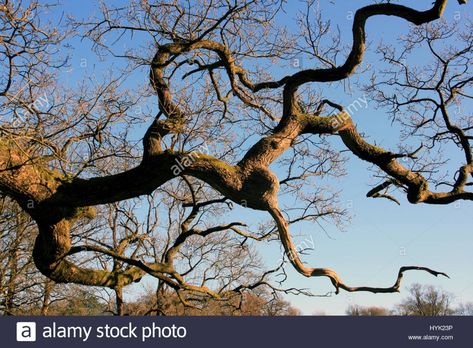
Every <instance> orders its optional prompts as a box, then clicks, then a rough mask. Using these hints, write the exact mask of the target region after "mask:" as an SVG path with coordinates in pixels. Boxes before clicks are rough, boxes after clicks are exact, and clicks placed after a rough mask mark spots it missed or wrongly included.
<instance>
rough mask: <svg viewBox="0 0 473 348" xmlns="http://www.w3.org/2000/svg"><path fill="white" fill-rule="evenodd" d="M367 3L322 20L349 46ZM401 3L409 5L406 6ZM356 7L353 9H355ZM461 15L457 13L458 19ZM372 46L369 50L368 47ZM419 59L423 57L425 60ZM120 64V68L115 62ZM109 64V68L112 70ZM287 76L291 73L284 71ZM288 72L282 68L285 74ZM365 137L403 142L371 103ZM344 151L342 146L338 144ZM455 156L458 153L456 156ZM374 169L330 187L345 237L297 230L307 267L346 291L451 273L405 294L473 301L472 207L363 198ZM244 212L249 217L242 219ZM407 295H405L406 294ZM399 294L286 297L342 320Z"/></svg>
mask: <svg viewBox="0 0 473 348" xmlns="http://www.w3.org/2000/svg"><path fill="white" fill-rule="evenodd" d="M289 3H290V4H287V5H286V13H285V14H284V16H280V17H278V20H279V21H280V22H281V25H286V26H287V27H288V29H289V30H291V28H292V27H293V26H294V22H293V21H291V20H290V18H291V17H293V15H294V14H295V12H296V9H297V7H298V6H300V3H298V2H297V1H289ZM367 3H369V2H368V1H356V2H354V1H335V2H334V3H332V2H329V1H322V5H321V6H322V9H323V14H324V16H326V18H330V19H331V20H332V24H334V25H338V26H339V27H340V31H341V34H342V39H343V42H344V43H347V44H348V43H351V24H352V20H351V14H352V13H353V11H355V10H356V9H357V8H359V7H361V6H362V5H364V4H367ZM402 3H405V4H409V2H407V1H404V2H402ZM431 3H432V1H428V0H426V1H416V2H415V4H414V5H415V6H416V7H418V8H419V9H420V8H426V7H427V6H430V5H431ZM354 5H356V8H354V7H353V6H354ZM471 8H472V7H471V6H462V7H459V6H458V3H457V2H456V1H449V4H448V8H447V11H446V14H445V17H446V18H447V19H449V20H452V18H453V17H454V16H457V15H458V14H459V13H460V15H461V16H467V15H469V13H471ZM60 10H63V11H64V12H66V13H71V14H73V15H74V16H77V17H88V16H90V15H92V14H93V13H94V12H95V11H97V3H96V2H95V1H83V0H69V1H65V0H63V4H62V5H61V6H60V7H58V8H57V9H56V11H55V12H54V13H53V14H52V15H54V16H57V15H58V13H59V12H58V11H60ZM456 11H460V12H459V13H457V12H456ZM407 32H408V26H407V24H406V23H405V22H403V21H402V20H400V19H397V18H388V17H382V18H373V19H370V20H369V23H368V25H367V33H368V38H369V40H370V41H372V42H374V44H373V47H376V43H377V42H378V41H379V40H380V39H381V38H383V39H386V40H394V39H395V38H396V37H397V36H398V35H400V34H402V33H407ZM369 48H370V47H369ZM84 58H85V59H87V62H88V64H89V67H90V66H94V65H95V72H99V71H100V69H101V64H102V63H100V62H99V61H98V60H97V57H95V56H94V54H93V53H92V52H91V51H90V45H88V44H87V43H85V42H79V41H77V43H76V44H75V45H74V55H73V59H72V61H71V69H70V71H68V72H67V73H66V72H65V74H68V75H67V76H69V77H68V79H70V81H71V83H73V81H74V79H75V78H79V77H81V75H83V74H84V73H86V71H85V70H83V69H82V70H81V68H80V62H81V60H82V59H84ZM376 59H379V57H378V56H375V55H374V54H372V53H370V51H368V54H367V55H366V59H365V64H371V65H374V67H376ZM419 59H422V58H421V57H420V58H419ZM117 64H119V63H117ZM107 66H108V65H107ZM286 73H287V71H286ZM283 74H284V72H283V71H282V70H281V76H282V75H283ZM137 79H141V80H139V81H127V84H128V85H129V86H132V85H133V84H134V83H137V84H141V83H143V81H145V80H146V79H147V76H146V74H145V75H143V76H142V77H141V78H140V77H137ZM359 97H363V93H362V92H359V91H357V88H356V86H353V90H352V92H351V93H347V92H345V91H343V88H339V90H338V91H335V92H334V95H333V96H331V98H332V99H333V100H335V101H337V102H339V103H341V104H344V103H348V104H349V103H351V102H352V101H353V100H354V99H356V98H359ZM352 116H353V118H354V120H355V122H356V123H357V125H358V127H359V129H360V131H362V132H366V133H367V134H370V141H376V142H377V143H378V144H381V145H383V146H386V147H389V146H394V147H393V149H395V144H397V143H398V140H399V131H398V129H397V128H396V127H395V126H392V125H391V123H390V121H389V120H388V117H387V115H386V114H385V112H384V111H383V110H377V107H376V105H375V104H374V103H372V102H370V101H368V105H367V108H366V109H363V110H359V111H358V112H356V113H355V114H354V115H352ZM340 149H343V146H342V145H341V144H340ZM455 156H457V155H455ZM368 167H369V166H368V165H367V164H366V163H363V162H362V161H361V160H359V159H358V158H355V157H353V156H350V160H349V163H348V166H347V169H348V175H347V176H346V177H343V178H340V180H334V181H332V182H331V185H332V186H336V188H337V189H340V190H342V191H343V194H342V199H341V200H342V205H345V207H346V208H347V209H348V210H349V212H350V213H351V215H352V222H351V224H349V225H348V226H347V227H346V229H345V231H340V230H338V229H336V228H334V227H330V226H327V225H324V227H325V229H326V231H323V230H321V229H320V227H318V226H317V225H315V224H314V225H309V224H301V225H297V226H295V227H294V228H292V232H293V233H294V234H297V235H300V237H299V239H298V240H299V241H301V240H302V241H303V240H304V239H309V240H311V241H313V242H314V243H315V249H314V251H313V252H312V253H311V254H310V255H308V256H305V257H304V260H305V261H306V262H307V263H308V265H310V266H324V267H329V268H332V269H334V270H336V271H337V272H338V273H339V275H340V276H341V277H342V278H343V279H344V280H345V282H346V283H347V284H349V285H370V286H390V285H392V284H393V282H394V280H395V278H396V276H397V272H398V270H399V267H401V266H404V265H420V266H426V267H429V268H432V269H436V270H440V271H443V272H446V273H448V274H449V275H450V278H451V279H447V278H443V277H441V278H438V279H437V278H435V277H433V276H431V275H429V274H424V273H422V272H409V273H406V275H405V277H404V282H403V288H405V287H408V286H409V285H410V284H412V283H413V282H420V283H422V284H434V285H439V286H441V287H442V288H444V289H445V290H447V291H449V292H452V293H453V294H455V295H456V297H457V300H458V301H461V302H468V301H473V290H472V287H473V279H472V278H471V273H472V272H471V268H472V266H473V253H472V252H471V250H472V244H473V234H472V232H473V231H472V228H471V226H472V223H473V215H472V214H471V208H472V203H471V202H459V203H456V204H452V205H449V206H431V205H411V204H409V203H408V202H407V201H406V199H405V198H404V197H402V194H400V195H398V196H397V197H398V198H400V201H401V205H400V206H397V205H396V204H394V203H393V202H390V201H388V200H382V199H368V198H366V197H365V195H366V193H367V192H368V191H369V190H370V188H371V187H372V186H370V184H373V180H372V179H371V178H370V173H369V172H368V171H367V168H368ZM235 214H240V216H246V217H248V219H249V220H250V221H253V222H256V221H258V219H260V218H261V219H265V218H267V216H265V215H264V214H259V213H258V214H257V213H254V212H249V211H247V210H244V209H242V208H238V209H237V210H236V212H235ZM242 214H244V215H242ZM260 251H261V253H262V255H263V257H264V258H265V259H266V260H268V261H269V262H271V260H274V259H275V258H278V257H279V253H280V250H279V249H278V248H277V247H276V244H274V243H272V244H269V245H263V246H261V248H260ZM289 274H290V277H289V280H288V283H287V284H286V285H288V286H296V287H305V288H308V289H311V290H312V291H313V292H314V293H318V294H324V293H326V292H328V291H331V290H333V289H332V286H331V284H330V283H329V281H328V280H325V279H321V278H311V279H305V278H304V277H302V276H300V275H298V274H297V273H296V272H295V271H290V272H289ZM404 294H405V292H404ZM402 296H403V293H401V294H371V293H351V294H349V293H346V292H342V293H341V294H339V295H338V296H335V295H334V296H332V297H328V298H327V297H321V298H317V297H316V298H309V297H303V296H291V297H288V299H289V300H290V301H291V302H292V303H293V304H294V305H295V306H296V307H298V308H300V309H301V310H302V311H303V313H305V314H314V313H325V314H343V313H344V311H345V310H346V308H347V306H348V305H349V304H361V305H376V306H388V307H389V306H392V305H393V304H395V303H398V302H399V301H400V300H401V298H402Z"/></svg>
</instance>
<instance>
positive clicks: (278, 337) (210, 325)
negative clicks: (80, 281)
mask: <svg viewBox="0 0 473 348" xmlns="http://www.w3.org/2000/svg"><path fill="white" fill-rule="evenodd" d="M0 330H1V333H2V343H1V346H2V347H48V348H54V347H66V346H67V347H101V348H106V347H114V348H118V347H127V348H129V347H193V348H197V347H206V348H210V347H225V348H231V347H239V348H241V347H259V346H261V347H274V348H275V347H302V346H307V345H310V346H313V347H344V346H346V345H355V346H356V347H361V346H362V347H381V346H382V347H396V348H402V347H445V348H446V347H457V348H463V347H464V348H468V347H473V342H472V336H473V317H453V316H452V317H324V316H319V317H309V316H305V317H304V316H303V317H2V318H1V319H0Z"/></svg>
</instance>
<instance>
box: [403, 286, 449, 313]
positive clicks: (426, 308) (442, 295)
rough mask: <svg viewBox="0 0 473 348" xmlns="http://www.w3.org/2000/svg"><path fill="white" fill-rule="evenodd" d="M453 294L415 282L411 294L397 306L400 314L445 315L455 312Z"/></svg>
mask: <svg viewBox="0 0 473 348" xmlns="http://www.w3.org/2000/svg"><path fill="white" fill-rule="evenodd" d="M452 302H453V296H452V294H449V293H447V292H445V291H443V290H441V289H438V288H435V287H433V286H422V285H420V284H413V285H412V286H411V287H410V288H409V295H408V297H407V298H405V299H404V300H403V301H402V302H401V303H400V304H399V305H397V306H396V308H395V313H396V314H398V315H419V316H444V315H452V314H454V313H455V311H454V308H453V307H452Z"/></svg>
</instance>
